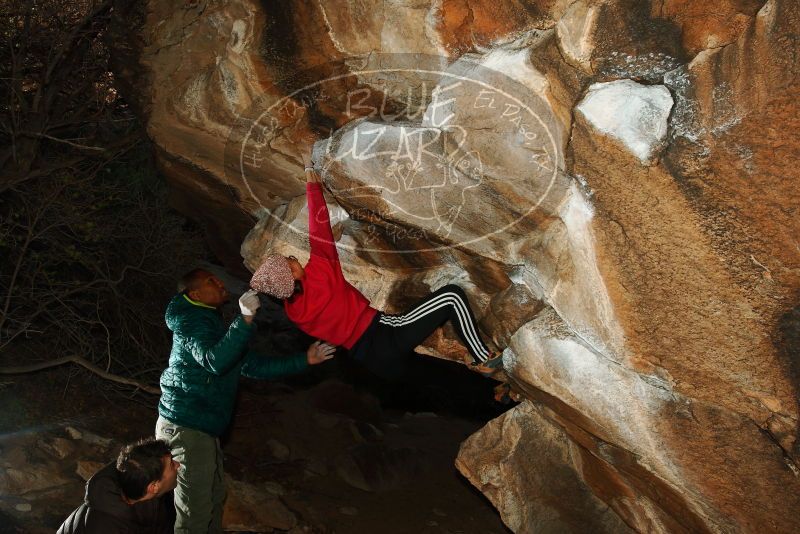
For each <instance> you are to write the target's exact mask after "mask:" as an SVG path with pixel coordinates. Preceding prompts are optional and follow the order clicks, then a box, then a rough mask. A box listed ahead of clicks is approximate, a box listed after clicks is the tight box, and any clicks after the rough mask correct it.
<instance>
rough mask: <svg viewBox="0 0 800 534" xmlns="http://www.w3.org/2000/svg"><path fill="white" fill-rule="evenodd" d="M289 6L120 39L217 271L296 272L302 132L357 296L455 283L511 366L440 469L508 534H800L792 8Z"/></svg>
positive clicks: (175, 10) (461, 3)
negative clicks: (270, 268)
mask: <svg viewBox="0 0 800 534" xmlns="http://www.w3.org/2000/svg"><path fill="white" fill-rule="evenodd" d="M279 4H281V5H280V6H273V5H271V3H257V2H248V1H244V0H241V1H237V2H232V3H227V4H225V5H218V4H211V3H206V2H198V3H191V4H186V5H181V6H175V5H174V4H170V3H166V2H162V1H160V0H149V2H147V4H146V9H145V12H144V13H140V21H139V22H140V23H139V24H134V25H130V24H129V25H127V26H125V27H124V29H125V31H124V32H123V31H121V30H120V34H119V35H118V36H117V37H118V39H117V41H118V43H119V45H118V46H119V47H120V56H119V61H118V64H119V68H118V73H117V75H118V76H119V77H120V78H122V87H123V88H126V89H125V90H126V91H127V92H129V93H130V94H129V95H128V98H129V99H130V100H132V101H134V102H136V103H137V108H138V109H141V110H142V113H143V115H144V116H145V117H146V119H147V121H148V132H149V133H150V136H151V137H152V139H153V141H154V143H155V145H156V146H157V149H158V153H159V155H160V161H161V167H162V170H163V172H164V174H165V175H166V176H167V177H168V179H169V180H170V182H171V184H172V186H173V189H174V193H175V194H174V199H175V205H176V206H178V207H179V208H180V209H181V210H182V211H184V212H186V213H187V215H189V216H191V217H193V218H195V219H198V220H199V221H201V222H202V223H203V224H204V225H205V228H206V229H207V232H208V233H209V235H210V237H211V239H212V240H213V241H214V243H216V250H217V251H218V253H219V254H220V255H221V256H223V257H225V258H227V259H228V263H230V264H234V263H236V262H237V260H238V259H239V257H240V256H239V254H241V258H242V259H243V260H244V264H245V265H246V266H247V267H248V268H249V269H251V270H253V269H254V268H255V267H257V266H258V264H259V262H260V260H261V258H263V257H264V256H265V255H266V254H268V253H270V252H271V251H278V252H281V253H285V254H294V255H296V256H297V257H298V258H301V260H302V259H303V258H304V257H307V254H308V245H307V239H306V236H305V233H306V231H307V216H308V215H307V213H306V211H305V209H304V205H305V203H304V202H305V201H304V197H303V178H302V164H301V158H300V153H301V151H305V150H309V149H310V147H309V146H308V144H309V142H308V135H309V132H314V135H315V136H316V138H318V139H319V141H318V142H317V143H316V144H315V145H314V151H315V158H316V161H317V163H318V164H319V165H320V166H322V167H324V169H325V173H324V174H325V181H326V185H327V187H328V190H329V195H328V200H329V208H330V211H331V214H332V217H333V219H334V221H333V222H334V235H335V237H336V239H337V245H338V247H339V251H340V256H341V258H342V261H343V265H344V268H345V275H346V276H347V278H348V280H350V281H351V282H352V283H353V284H355V285H356V286H357V287H359V289H360V290H362V292H364V294H365V295H367V296H368V297H369V298H370V299H371V301H372V302H373V303H374V304H375V305H376V306H377V307H380V308H385V309H387V310H389V311H392V310H397V309H401V308H403V307H404V306H406V305H408V303H409V302H411V301H413V300H414V299H415V298H417V297H419V296H422V295H423V294H425V293H426V292H427V291H429V290H430V289H435V288H438V287H440V286H441V285H443V284H445V283H450V282H456V283H459V284H461V285H462V286H463V287H465V289H466V290H467V292H468V293H469V295H470V298H471V300H472V304H473V307H474V308H475V310H476V313H477V315H478V316H479V321H480V325H481V328H482V330H483V333H484V334H485V335H486V337H487V338H489V339H491V340H492V343H493V344H494V345H495V346H497V347H499V348H504V347H507V349H506V350H505V352H504V363H505V367H506V371H507V374H508V376H509V380H510V382H511V383H512V385H513V387H514V389H515V390H516V391H517V392H519V393H520V394H521V395H522V396H523V397H524V399H525V400H524V402H523V403H521V404H520V405H518V406H517V407H515V408H513V409H512V410H510V411H509V412H508V413H507V414H506V415H504V416H503V417H502V418H500V419H498V420H495V421H492V422H490V423H489V424H488V425H487V426H486V427H485V428H484V429H483V430H482V431H481V432H479V433H478V434H476V435H474V436H472V437H471V438H470V439H468V440H467V441H466V442H465V443H464V445H463V446H462V449H461V452H460V454H459V457H458V458H457V460H456V464H457V466H458V468H459V469H460V470H461V472H462V473H463V474H464V475H465V476H466V477H467V478H468V479H469V480H470V481H471V482H472V483H473V484H475V486H476V487H478V488H479V489H480V490H481V491H483V492H484V493H485V494H486V496H487V497H488V498H489V499H490V500H491V501H492V502H493V504H494V505H495V506H496V507H497V509H498V510H499V511H500V513H501V515H502V517H503V520H504V521H505V522H506V524H507V525H509V527H510V528H511V529H512V530H514V531H515V532H548V531H550V532H589V531H591V532H595V531H596V532H624V531H627V530H631V531H638V532H754V533H755V532H765V531H769V532H795V531H800V519H798V517H799V516H798V515H797V514H796V513H795V511H796V510H797V509H798V508H800V464H798V461H799V460H800V455H799V454H798V453H799V452H800V445H799V443H800V441H799V440H798V439H797V438H798V402H797V398H798V387H800V382H798V379H799V377H800V374H799V373H800V369H799V368H798V366H800V360H799V359H800V349H799V348H798V347H800V341H798V340H799V339H800V318H799V317H800V311H798V310H799V309H800V237H798V236H800V217H798V215H800V213H798V212H799V211H800V187H798V186H797V184H798V175H799V174H800V170H798V169H800V134H798V131H800V111H799V110H798V104H797V102H798V97H800V83H798V81H799V80H800V63H799V62H800V59H798V58H800V55H798V50H800V40H799V39H798V35H800V12H798V10H797V6H796V2H792V1H789V0H769V1H766V2H764V1H761V0H759V1H756V0H725V1H722V2H710V1H698V2H689V1H684V0H663V1H652V2H640V1H634V0H606V1H598V2H595V1H589V0H577V1H574V2H561V1H530V2H523V1H511V0H508V1H506V0H500V1H492V2H489V1H470V0H432V1H426V0H420V1H414V2H378V1H370V0H365V1H355V0H353V1H330V2H322V1H315V2H291V3H289V2H284V3H279ZM132 19H135V17H132ZM123 26H124V25H123ZM492 72H493V73H494V74H488V73H492ZM526 113H527V114H526ZM537 121H538V122H537ZM256 220H257V222H255V223H254V221H256ZM254 224H255V225H254ZM248 230H249V233H248ZM245 234H247V236H246V237H245ZM240 247H241V248H240ZM421 350H423V351H425V352H426V353H429V354H434V355H437V356H440V357H446V358H450V359H453V360H456V361H461V360H462V359H463V358H464V354H463V352H460V351H459V345H458V344H457V343H454V342H453V340H452V338H451V337H449V334H448V333H447V332H446V331H445V332H444V334H441V333H440V334H437V335H436V336H433V337H432V338H431V339H430V340H429V342H428V343H427V344H426V346H425V347H423V348H421Z"/></svg>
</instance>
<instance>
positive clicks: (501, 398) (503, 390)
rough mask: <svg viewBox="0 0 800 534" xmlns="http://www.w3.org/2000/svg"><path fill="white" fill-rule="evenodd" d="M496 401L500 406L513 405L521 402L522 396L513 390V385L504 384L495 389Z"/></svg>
mask: <svg viewBox="0 0 800 534" xmlns="http://www.w3.org/2000/svg"><path fill="white" fill-rule="evenodd" d="M494 400H496V401H497V402H499V403H500V404H511V403H512V402H520V401H521V400H522V396H521V395H520V394H519V393H517V392H516V391H514V390H513V389H511V384H509V383H508V382H503V383H502V384H500V385H498V386H495V388H494Z"/></svg>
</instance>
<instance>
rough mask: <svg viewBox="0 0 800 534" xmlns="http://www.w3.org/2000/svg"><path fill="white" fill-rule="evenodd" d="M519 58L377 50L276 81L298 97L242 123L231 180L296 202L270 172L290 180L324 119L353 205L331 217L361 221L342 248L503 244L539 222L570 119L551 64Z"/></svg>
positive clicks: (323, 140) (322, 164) (334, 183)
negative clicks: (561, 111) (558, 109)
mask: <svg viewBox="0 0 800 534" xmlns="http://www.w3.org/2000/svg"><path fill="white" fill-rule="evenodd" d="M518 60H519V59H518V58H517V59H514V58H513V57H511V56H509V57H508V58H501V59H500V60H496V61H493V62H491V63H490V65H491V66H492V67H493V68H487V67H486V66H484V65H482V64H481V62H480V60H470V59H460V60H458V61H456V62H454V63H450V62H448V61H449V60H448V59H447V58H444V57H438V56H423V55H418V54H413V55H409V54H388V55H387V54H373V55H370V56H369V57H367V58H355V59H348V60H342V61H339V62H336V63H329V64H325V65H321V66H317V67H315V68H313V69H310V70H306V71H302V72H299V73H296V74H295V75H293V76H290V77H287V78H285V79H281V80H276V85H277V86H278V88H279V89H280V91H281V92H282V93H283V94H285V95H286V96H284V97H282V98H276V99H275V100H274V101H272V102H270V103H269V104H268V105H261V104H257V105H255V106H254V107H253V109H252V110H251V112H249V113H246V114H244V115H243V116H242V118H241V120H240V121H239V122H238V123H237V124H236V126H235V127H234V128H233V129H232V131H231V135H230V137H229V139H228V144H227V147H226V156H225V157H226V162H225V163H226V169H228V172H229V179H230V181H231V185H233V186H234V187H235V188H237V189H238V190H239V191H243V192H244V194H246V195H247V196H249V197H250V198H249V199H247V200H249V201H251V202H255V203H256V204H257V205H259V206H261V207H262V208H265V209H266V205H270V206H273V207H274V206H275V205H276V204H278V203H280V201H281V200H284V202H285V201H286V198H287V194H286V193H285V192H281V191H280V190H279V189H280V188H279V187H278V188H275V187H272V188H270V187H268V186H265V184H269V183H273V184H274V183H283V184H285V183H286V180H285V178H284V179H281V176H282V175H285V174H286V173H287V172H295V171H293V169H298V170H299V167H300V166H302V163H301V161H300V156H299V154H298V152H297V146H296V145H297V142H298V136H301V135H302V132H303V131H305V130H307V129H308V128H309V127H310V128H312V129H314V130H315V131H316V135H317V137H318V138H319V141H317V142H316V143H315V145H314V151H313V159H314V162H315V166H316V167H317V168H318V169H319V170H320V172H321V174H322V176H323V177H324V183H325V186H326V188H327V189H328V190H329V191H330V192H331V193H332V194H333V196H334V197H335V198H336V200H337V202H338V203H339V204H340V205H341V206H342V207H343V208H344V210H334V211H332V212H331V221H330V222H331V224H332V225H335V224H337V223H338V222H340V221H341V219H343V218H346V219H350V220H356V221H360V223H361V224H360V225H359V226H358V230H357V233H358V234H359V235H357V236H354V239H351V240H348V243H347V244H343V243H339V244H338V246H339V247H340V248H344V249H348V248H351V249H353V248H359V249H361V250H362V251H364V252H381V253H387V252H388V253H395V254H409V253H420V252H431V251H444V250H446V249H448V248H451V247H459V248H461V249H462V250H472V251H475V252H479V253H483V252H490V251H491V250H494V249H496V248H497V247H498V246H499V244H500V243H503V242H507V241H508V240H509V239H514V238H515V236H520V235H524V234H525V233H527V232H530V230H531V225H533V224H535V222H534V221H535V216H534V213H535V211H536V210H537V208H538V207H539V206H540V205H541V203H542V201H543V200H544V199H545V198H546V197H547V195H548V194H549V193H550V192H551V189H552V187H553V185H554V183H555V182H556V178H557V176H558V173H559V170H560V169H561V168H563V165H562V163H563V161H562V153H561V147H562V144H563V139H562V131H561V128H560V126H559V124H558V122H557V121H556V119H555V117H554V115H553V113H552V111H551V109H550V106H549V104H548V103H547V102H546V101H545V100H544V99H543V98H541V97H540V96H539V95H538V94H537V93H536V91H535V90H534V88H533V87H532V85H533V84H535V83H540V82H539V81H538V80H537V79H536V75H537V73H535V71H532V70H530V67H525V66H524V65H519V64H517V63H515V62H514V61H518ZM526 68H527V69H528V70H526ZM505 69H509V70H511V71H514V72H519V73H520V74H519V75H518V77H522V78H523V81H525V82H527V83H521V82H520V81H518V80H517V79H515V78H512V77H511V76H509V75H507V74H506V73H504V72H502V71H503V70H505ZM526 77H527V78H526ZM541 79H542V78H541V77H540V78H539V80H541ZM286 190H287V191H289V190H290V188H287V189H286ZM295 191H296V189H295ZM288 196H291V195H288ZM240 200H244V199H240ZM266 212H267V213H269V216H270V217H272V218H274V219H275V221H276V223H278V224H280V225H285V226H287V227H288V228H289V229H291V230H292V231H293V232H297V233H305V232H306V231H307V230H306V228H307V225H306V222H307V221H303V220H288V219H287V218H286V210H276V209H269V210H266ZM319 222H323V221H319Z"/></svg>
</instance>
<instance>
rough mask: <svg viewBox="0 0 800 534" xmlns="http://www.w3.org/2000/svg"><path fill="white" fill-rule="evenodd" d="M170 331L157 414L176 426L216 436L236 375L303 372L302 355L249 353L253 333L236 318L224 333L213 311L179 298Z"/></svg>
mask: <svg viewBox="0 0 800 534" xmlns="http://www.w3.org/2000/svg"><path fill="white" fill-rule="evenodd" d="M164 319H165V320H166V322H167V326H168V327H169V329H170V330H172V352H171V353H170V356H169V367H167V368H166V370H164V372H163V373H162V374H161V399H160V401H159V403H158V413H159V414H161V416H163V417H164V418H166V419H168V420H169V421H171V422H173V423H175V424H176V425H180V426H185V427H188V428H192V429H194V430H200V431H201V432H205V433H207V434H210V435H212V436H219V435H221V434H222V433H223V432H224V431H225V428H227V426H228V423H230V419H231V415H232V414H233V403H234V400H235V397H236V388H237V386H238V383H239V375H240V374H241V375H244V376H248V377H251V378H276V377H279V376H285V375H289V374H294V373H297V372H300V371H302V370H303V369H305V368H306V367H307V366H308V363H307V360H306V355H305V354H297V355H294V356H291V357H285V358H279V357H266V356H262V355H260V354H258V353H254V352H249V351H248V350H247V342H248V340H249V339H250V335H251V333H252V331H253V330H254V328H253V326H251V325H248V324H247V323H245V322H244V318H243V317H242V316H241V315H239V316H237V317H236V319H234V321H233V322H232V323H231V325H230V326H229V327H228V328H227V329H226V328H225V325H224V324H223V322H222V319H221V318H220V316H219V314H218V313H217V311H216V310H215V309H214V308H211V307H209V306H206V305H204V304H200V303H197V302H194V301H192V300H190V299H189V298H188V297H186V296H185V295H183V294H178V295H176V296H175V297H173V299H172V300H171V301H170V303H169V305H168V306H167V312H166V314H165V316H164Z"/></svg>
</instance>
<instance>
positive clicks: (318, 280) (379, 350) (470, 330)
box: [250, 154, 502, 379]
mask: <svg viewBox="0 0 800 534" xmlns="http://www.w3.org/2000/svg"><path fill="white" fill-rule="evenodd" d="M304 160H305V161H304V163H305V165H306V168H305V173H306V180H307V183H306V194H307V198H308V233H309V242H310V245H311V254H310V258H309V261H308V263H307V264H306V265H305V267H304V266H302V265H301V264H300V262H299V261H298V260H297V258H295V257H294V256H288V257H286V256H281V255H279V254H271V255H270V256H268V257H267V258H266V260H265V261H264V263H263V264H262V265H261V266H260V267H259V268H258V269H257V270H256V272H255V274H254V275H253V278H252V280H251V282H250V285H251V287H253V289H256V290H258V291H260V292H262V293H267V294H269V295H272V296H274V297H277V298H280V299H283V303H284V307H285V309H286V314H287V315H288V317H289V319H290V320H291V321H292V322H293V323H294V324H296V325H297V326H298V327H299V328H300V330H302V331H303V332H305V333H307V334H308V335H310V336H313V337H315V338H318V339H322V340H324V341H326V342H328V343H330V344H332V345H341V346H343V347H345V348H347V349H348V350H349V351H350V353H351V354H352V355H353V357H354V358H355V359H357V360H359V361H361V362H362V363H363V364H364V365H366V366H367V368H369V369H370V370H371V371H373V372H374V373H376V374H377V375H379V376H383V377H386V378H395V379H396V378H400V377H402V376H403V375H404V374H405V372H406V365H407V360H408V355H409V354H412V353H413V351H414V348H415V347H416V346H417V345H419V344H420V343H422V342H423V341H424V340H425V338H427V337H428V336H429V335H430V334H431V333H433V331H434V330H436V328H438V327H439V326H442V325H443V324H444V323H445V322H447V321H450V322H451V324H452V325H453V326H454V327H455V330H456V333H457V334H458V336H459V338H461V341H462V342H463V344H464V346H465V347H466V348H467V350H468V351H469V353H470V355H471V356H472V359H473V368H474V369H475V370H476V371H478V372H480V373H482V374H484V375H485V376H492V375H494V374H495V373H497V372H498V371H500V369H501V368H502V354H501V353H498V352H494V351H491V350H489V348H488V347H487V346H486V344H485V343H484V342H483V340H482V339H481V336H480V334H479V333H478V328H477V326H476V321H475V317H474V316H473V313H472V310H471V309H470V306H469V302H468V300H467V296H466V294H465V293H464V290H463V289H461V288H460V287H459V286H457V285H452V284H451V285H446V286H444V287H442V288H440V289H438V290H437V291H434V292H433V293H431V294H430V295H428V296H427V297H425V298H424V299H422V300H421V301H420V302H418V303H417V304H416V305H415V306H414V307H413V308H411V309H410V310H409V311H407V312H405V313H402V314H399V315H390V314H386V313H383V312H380V311H378V310H376V309H375V308H373V307H372V306H370V303H369V301H368V300H367V298H366V297H365V296H364V295H362V294H361V292H359V291H358V290H357V289H356V288H355V287H353V286H352V285H351V284H350V283H349V282H348V281H347V280H345V278H344V275H343V274H342V267H341V264H340V263H339V255H338V253H337V251H336V245H335V241H334V239H333V233H332V232H331V226H330V217H329V214H328V207H327V205H326V204H325V198H324V197H323V194H322V183H321V180H320V176H319V174H318V173H317V171H316V170H315V169H314V168H313V165H312V162H311V155H310V154H307V155H306V156H304ZM297 282H299V283H297Z"/></svg>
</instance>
